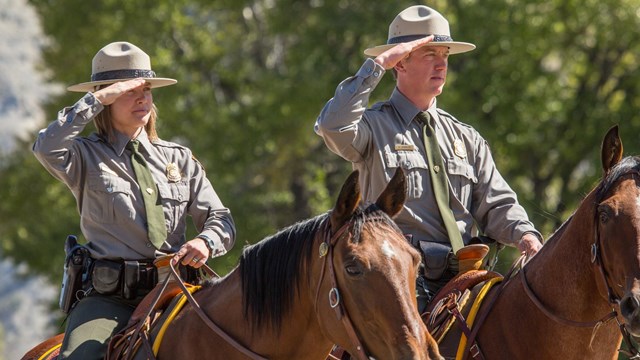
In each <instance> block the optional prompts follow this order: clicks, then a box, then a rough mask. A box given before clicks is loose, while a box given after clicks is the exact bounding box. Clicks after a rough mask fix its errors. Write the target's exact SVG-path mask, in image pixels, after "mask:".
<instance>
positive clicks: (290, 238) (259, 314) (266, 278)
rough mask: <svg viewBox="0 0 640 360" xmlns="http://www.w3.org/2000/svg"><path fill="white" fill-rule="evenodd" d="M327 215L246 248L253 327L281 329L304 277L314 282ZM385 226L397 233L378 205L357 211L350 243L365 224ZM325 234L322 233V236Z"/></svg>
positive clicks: (247, 311)
mask: <svg viewBox="0 0 640 360" xmlns="http://www.w3.org/2000/svg"><path fill="white" fill-rule="evenodd" d="M328 216H329V214H328V213H325V214H322V215H319V216H317V217H314V218H311V219H307V220H304V221H301V222H298V223H296V224H294V225H291V226H289V227H287V228H284V229H283V230H281V231H279V232H278V233H276V234H274V235H271V236H269V237H267V238H265V239H263V240H262V241H260V242H258V243H256V244H254V245H250V246H247V247H245V248H244V249H243V251H242V254H241V256H240V263H239V266H238V267H239V269H238V270H239V271H240V274H241V278H242V290H243V297H244V299H243V300H244V301H243V303H244V316H245V318H247V319H250V320H251V321H250V323H251V324H252V325H253V326H254V328H259V327H261V326H265V325H269V326H271V327H272V328H273V329H280V327H281V323H282V319H283V317H284V316H285V315H286V314H287V313H288V311H289V310H290V309H291V307H292V306H293V304H295V301H296V297H298V296H299V295H300V293H299V291H300V281H302V279H301V277H302V276H303V274H304V275H306V278H305V279H304V280H305V281H306V283H307V284H308V283H309V282H310V281H311V278H310V276H311V275H312V272H311V271H309V269H310V268H311V262H312V261H313V259H314V257H315V258H317V252H316V250H317V249H316V248H315V247H314V246H313V244H314V242H315V240H316V238H317V236H324V235H325V234H324V232H322V229H324V224H325V223H326V222H327V221H328ZM374 221H375V222H376V223H382V224H385V225H387V226H391V227H392V228H394V229H395V230H397V231H398V232H400V229H399V228H398V226H397V225H396V224H395V222H394V221H393V220H392V219H391V218H390V217H389V216H388V215H386V214H385V213H384V212H383V211H382V210H380V209H379V208H378V207H377V206H376V205H375V204H372V205H370V206H368V207H367V208H366V209H363V208H361V207H359V208H357V209H356V210H355V212H354V214H353V215H352V217H351V219H350V220H349V224H350V225H349V226H350V229H349V232H350V233H351V239H350V241H353V242H356V243H357V242H359V241H360V237H361V234H362V229H363V227H364V225H365V224H366V223H370V222H374ZM321 232H322V233H321Z"/></svg>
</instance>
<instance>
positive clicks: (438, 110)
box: [436, 108, 473, 129]
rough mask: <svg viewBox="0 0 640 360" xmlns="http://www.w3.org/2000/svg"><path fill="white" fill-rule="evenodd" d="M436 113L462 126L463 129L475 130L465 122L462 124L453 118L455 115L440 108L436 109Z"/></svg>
mask: <svg viewBox="0 0 640 360" xmlns="http://www.w3.org/2000/svg"><path fill="white" fill-rule="evenodd" d="M436 111H437V112H438V115H440V117H441V118H445V119H447V120H449V121H451V122H453V123H455V124H456V125H459V126H462V127H466V128H469V129H473V126H471V125H469V124H465V123H463V122H461V121H460V120H458V119H456V118H455V117H453V115H451V114H449V113H448V112H446V111H444V110H442V109H440V108H438V109H436Z"/></svg>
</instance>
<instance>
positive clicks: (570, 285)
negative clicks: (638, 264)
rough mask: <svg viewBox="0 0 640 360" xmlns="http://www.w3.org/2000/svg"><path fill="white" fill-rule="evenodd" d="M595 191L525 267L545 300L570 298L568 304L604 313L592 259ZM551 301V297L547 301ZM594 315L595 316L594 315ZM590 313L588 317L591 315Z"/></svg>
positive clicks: (604, 307)
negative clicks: (592, 208)
mask: <svg viewBox="0 0 640 360" xmlns="http://www.w3.org/2000/svg"><path fill="white" fill-rule="evenodd" d="M592 196H593V194H590V195H589V196H588V197H587V198H585V200H584V201H583V202H582V204H581V206H580V207H579V208H578V210H576V212H575V214H574V215H573V216H572V218H571V219H570V220H568V223H566V224H564V225H563V227H564V228H562V229H561V232H559V233H558V234H557V236H556V235H554V236H553V237H552V238H551V239H549V241H548V242H547V243H546V244H545V246H544V247H543V249H542V250H541V251H540V253H539V254H538V255H536V256H535V257H534V258H533V259H532V260H531V261H530V262H529V263H528V264H527V266H526V267H525V271H526V275H527V282H528V283H529V284H530V286H531V288H532V289H533V290H534V292H535V293H536V294H537V295H539V296H540V297H541V298H544V299H568V300H570V301H568V302H567V305H566V307H570V308H571V309H574V311H575V310H578V309H582V310H581V312H585V313H586V312H594V311H597V313H598V314H599V313H601V312H604V311H607V309H610V305H609V303H608V300H607V299H606V297H605V296H604V294H601V293H600V292H599V291H598V285H597V283H596V282H597V281H600V279H599V278H598V276H600V275H599V273H597V269H596V267H595V265H594V264H593V263H592V262H591V245H592V244H593V243H594V236H595V229H594V226H595V225H594V215H593V213H592V210H591V207H590V204H593V199H592ZM547 301H549V300H547ZM592 316H593V315H592ZM592 316H587V317H592Z"/></svg>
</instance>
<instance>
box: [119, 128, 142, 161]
mask: <svg viewBox="0 0 640 360" xmlns="http://www.w3.org/2000/svg"><path fill="white" fill-rule="evenodd" d="M114 132H115V134H116V139H115V141H114V142H113V148H114V149H115V150H116V153H117V154H118V156H121V155H122V153H123V152H124V149H125V148H126V147H127V144H128V143H129V141H131V139H129V137H128V136H127V135H124V134H122V133H120V132H118V131H114ZM135 140H138V141H139V142H140V145H142V148H144V150H145V151H146V152H147V153H149V149H150V148H151V142H150V141H149V136H148V135H147V132H146V131H145V130H144V128H143V129H142V131H140V134H138V137H136V138H135Z"/></svg>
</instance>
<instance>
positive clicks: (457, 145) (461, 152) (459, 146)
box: [453, 139, 467, 158]
mask: <svg viewBox="0 0 640 360" xmlns="http://www.w3.org/2000/svg"><path fill="white" fill-rule="evenodd" d="M453 153H454V154H456V156H458V157H460V158H465V157H467V148H466V147H464V143H463V142H462V140H460V139H456V140H455V141H454V142H453Z"/></svg>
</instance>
